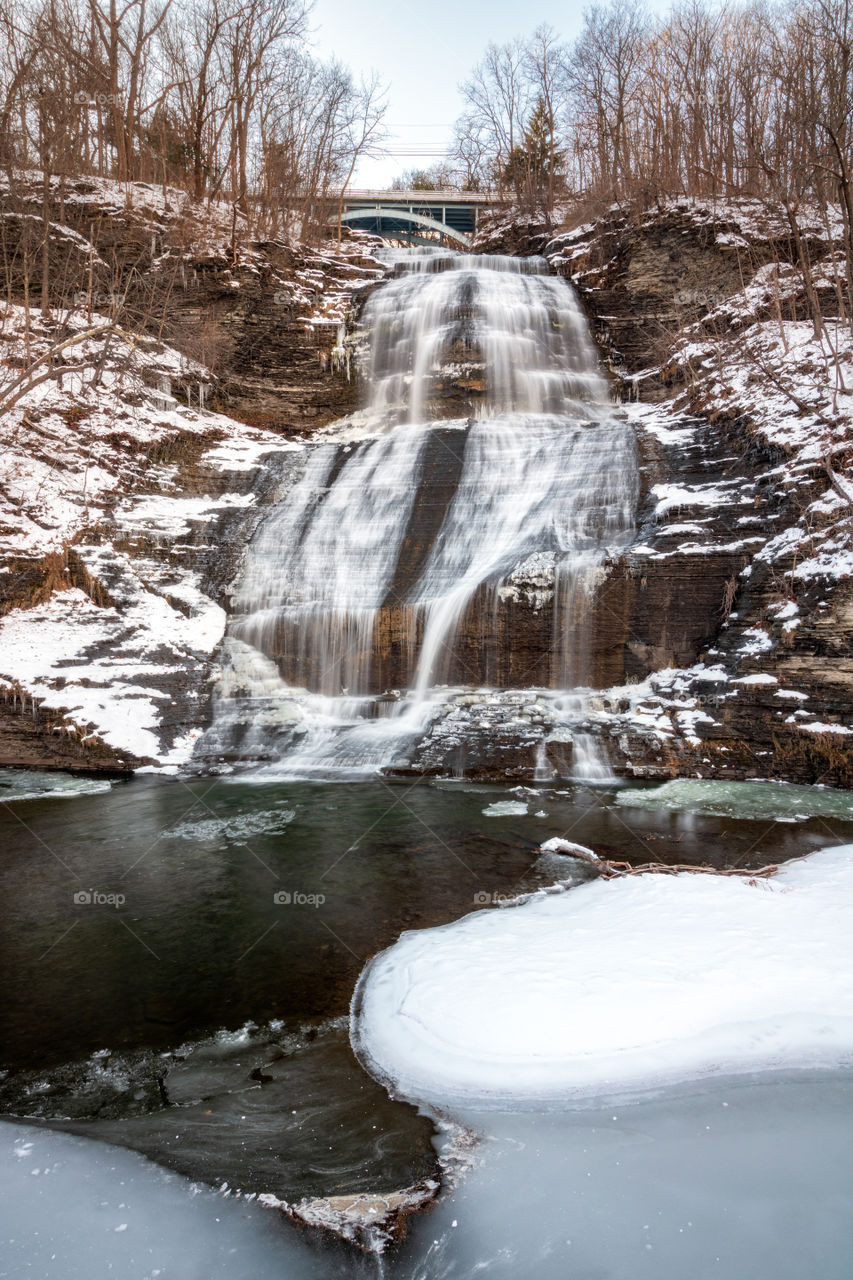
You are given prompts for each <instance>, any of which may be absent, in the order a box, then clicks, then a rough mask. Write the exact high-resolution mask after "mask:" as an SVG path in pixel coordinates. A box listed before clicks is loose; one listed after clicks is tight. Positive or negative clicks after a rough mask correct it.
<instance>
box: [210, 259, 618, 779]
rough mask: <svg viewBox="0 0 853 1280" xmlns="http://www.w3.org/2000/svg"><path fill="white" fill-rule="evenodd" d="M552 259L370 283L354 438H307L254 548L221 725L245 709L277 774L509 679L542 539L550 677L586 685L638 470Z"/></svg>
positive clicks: (390, 748)
mask: <svg viewBox="0 0 853 1280" xmlns="http://www.w3.org/2000/svg"><path fill="white" fill-rule="evenodd" d="M545 270H546V269H545V266H544V263H542V262H540V261H538V260H535V259H521V260H519V259H509V258H488V257H466V256H459V255H447V254H435V253H430V254H412V255H411V256H410V257H409V258H408V259H407V260H406V261H405V262H404V263H400V261H399V259H398V265H397V271H398V274H397V275H396V276H395V277H393V278H392V279H390V280H389V281H388V282H387V283H386V284H385V285H384V286H383V287H382V288H381V289H379V290H378V291H377V292H376V293H374V294H373V296H372V297H371V298H370V300H369V301H368V303H367V306H366V308H365V313H364V325H365V328H366V330H367V332H368V334H369V338H370V357H369V364H368V387H369V403H368V407H367V409H366V411H363V412H362V413H361V414H360V415H358V427H359V428H360V435H359V434H357V433H356V429H355V421H353V422H350V423H347V424H344V429H342V428H341V427H337V428H332V429H330V430H329V432H328V433H327V434H326V437H325V440H323V442H322V443H318V444H316V445H315V446H313V448H312V449H311V452H310V454H309V457H308V461H307V464H306V466H305V470H304V473H303V475H302V478H301V480H300V481H299V483H298V484H297V485H296V486H295V488H294V489H292V490H291V492H290V493H289V494H288V495H287V496H286V497H285V498H284V499H283V500H282V502H281V503H280V504H279V505H278V507H276V508H275V509H274V510H273V512H272V513H271V515H270V516H269V517H268V518H267V520H266V521H265V523H264V524H263V526H262V527H261V529H260V530H259V533H258V535H257V536H256V538H255V540H254V542H253V544H252V546H251V548H250V551H249V555H248V559H247V564H246V568H245V572H244V576H243V579H242V582H241V584H240V586H239V589H238V592H237V594H236V597H235V617H234V619H233V621H232V624H231V628H230V636H231V651H232V653H233V652H239V655H240V657H239V665H240V667H241V676H240V677H237V676H236V675H235V673H234V671H233V670H232V671H231V672H230V673H229V674H228V675H227V676H226V679H225V681H224V684H223V690H222V691H221V693H224V696H220V699H219V706H218V716H217V725H216V726H215V732H217V733H218V736H219V738H220V740H221V741H227V740H228V739H229V730H228V728H227V726H228V725H229V724H233V722H235V721H236V720H239V719H241V718H242V721H243V724H244V729H243V731H242V733H241V734H240V735H237V737H239V738H240V740H241V741H240V745H241V746H242V748H243V749H245V748H246V747H247V745H248V746H249V747H250V748H251V749H252V750H253V751H255V752H256V754H258V755H260V756H262V757H265V758H267V759H276V758H277V756H281V755H282V754H284V756H285V757H286V758H285V762H284V764H285V769H286V771H287V772H294V773H300V774H301V773H306V772H307V773H310V772H315V771H318V770H319V771H325V770H331V771H336V770H341V769H344V770H349V771H359V770H373V769H376V768H378V767H380V766H382V765H384V764H388V763H389V762H391V761H393V760H394V759H395V758H396V757H397V756H398V755H399V753H400V750H401V748H402V747H403V746H404V745H405V744H406V743H407V742H408V741H411V740H412V739H413V738H414V737H416V736H417V735H419V734H420V733H422V732H423V731H424V729H425V728H426V725H427V724H428V722H429V719H430V716H431V714H432V706H433V699H435V698H436V697H440V696H442V695H440V694H437V693H436V687H437V686H440V685H445V684H452V683H455V684H457V685H458V684H460V683H462V684H467V685H482V684H483V683H495V682H498V683H500V679H499V678H498V677H496V675H495V672H497V671H498V669H499V666H500V661H501V654H500V646H501V644H502V643H503V644H504V646H505V644H506V642H505V641H502V640H501V638H500V634H499V633H500V627H501V623H500V611H501V609H502V607H504V608H505V606H506V601H507V600H509V601H510V602H511V601H512V599H513V592H514V590H515V586H514V580H513V577H512V575H513V574H514V573H515V574H518V573H519V572H523V566H524V563H525V562H526V561H529V560H530V558H531V557H537V556H538V557H541V556H542V555H543V554H544V555H545V556H547V557H550V563H552V564H553V566H554V570H553V572H554V590H553V596H554V602H553V619H554V620H553V635H552V638H551V642H550V645H544V646H543V648H548V647H549V648H550V650H551V655H550V659H549V658H548V655H547V654H545V655H540V656H541V657H543V659H544V661H545V664H546V666H548V665H549V663H550V684H551V685H552V687H554V688H557V689H565V688H575V687H577V686H579V685H584V684H587V683H589V682H590V678H591V675H592V672H593V660H592V654H591V649H592V643H593V639H594V635H593V631H592V629H591V619H592V615H593V605H594V600H595V591H596V586H597V583H598V581H599V580H600V578H601V576H602V567H603V564H604V561H605V559H606V556H607V554H608V552H609V551H611V550H613V549H615V548H618V547H620V546H623V545H624V544H625V543H626V541H627V540H628V538H629V537H630V534H631V532H632V530H633V519H634V509H635V506H636V500H637V468H636V460H635V455H634V444H633V435H632V433H631V431H630V428H629V427H628V426H627V425H626V424H625V423H623V422H619V421H616V420H614V419H613V418H612V417H611V416H610V412H609V409H608V398H607V387H606V383H605V381H604V379H603V378H602V376H601V374H600V372H599V370H598V365H597V360H596V354H595V349H594V346H593V344H592V341H591V338H590V336H589V332H588V329H587V325H586V321H585V319H584V317H583V314H582V312H581V310H580V308H579V306H578V304H577V301H576V299H575V296H574V294H573V292H572V290H571V288H570V287H569V286H568V285H567V284H566V283H565V281H563V280H560V279H558V278H555V277H552V276H549V275H547V274H545ZM448 408H449V410H450V411H451V412H453V413H456V414H457V415H458V414H459V413H460V411H461V412H465V411H466V410H467V411H468V414H469V416H467V417H458V416H457V417H455V418H454V417H451V418H448V417H447V416H441V415H442V410H444V413H445V415H446V413H447V410H448ZM354 435H355V440H354V442H353V436H354ZM321 439H322V437H321ZM348 441H349V443H348ZM472 633H473V636H474V640H473V641H472V638H471V637H472ZM463 638H464V639H465V642H466V644H467V647H465V645H463V643H462V641H463ZM472 646H473V650H474V652H475V655H476V656H475V661H474V662H473V663H472V661H471V658H470V654H471V651H472ZM252 653H255V654H257V663H256V664H255V670H254V672H253V669H252V661H251V657H250V655H251V654H252ZM466 655H467V656H466ZM271 660H272V663H273V664H274V666H273V679H272V680H271V678H270V661H271ZM276 667H277V668H278V670H280V672H281V680H280V683H279V684H278V685H276V680H275V677H274V672H275V668H276ZM540 674H541V667H540ZM516 683H517V684H518V685H519V686H520V687H523V686H524V683H525V681H524V673H521V674H520V675H519V678H518V680H517V681H514V682H513V684H514V685H515V684H516ZM527 683H528V684H530V683H533V681H532V680H530V679H529V678H528V680H527ZM540 683H541V681H540ZM394 686H396V687H395V688H393V687H394ZM384 690H387V692H386V694H385V696H384V697H382V696H381V695H383V691H384ZM235 693H236V694H238V695H239V696H238V697H237V699H236V701H235V696H234V695H235ZM377 695H380V696H379V697H377ZM401 695H402V696H401ZM277 703H282V704H284V703H287V705H288V708H289V709H288V710H287V711H286V712H284V713H283V715H284V721H283V723H285V724H286V725H287V726H288V729H287V732H288V734H291V736H292V732H293V724H294V719H295V718H296V720H298V724H297V729H296V733H297V736H298V739H299V740H298V741H295V742H293V743H290V742H289V744H288V746H287V748H286V749H285V750H284V752H282V750H281V749H280V747H277V746H276V745H275V744H274V742H272V741H271V738H270V734H269V733H268V732H267V727H268V725H269V722H270V721H271V720H273V721H275V719H276V705H277ZM238 704H239V708H238ZM294 704H295V705H296V707H297V710H296V711H294ZM235 708H238V709H237V710H235ZM253 708H254V712H255V713H256V714H255V713H253ZM247 718H250V719H252V720H253V723H252V724H251V726H250V727H249V728H248V729H247V728H246V727H245V725H246V720H247ZM257 720H261V721H263V724H264V727H263V728H262V729H261V730H260V732H259V731H258V726H257V723H255V721H257ZM281 723H282V722H279V727H280V724H281ZM273 738H276V735H275V734H274V735H273ZM230 740H231V742H232V744H233V743H234V742H235V741H236V737H235V735H234V733H231V734H230ZM280 740H282V741H283V739H280ZM592 754H593V753H592V748H589V749H588V750H587V751H586V755H587V758H588V759H589V758H591V756H592Z"/></svg>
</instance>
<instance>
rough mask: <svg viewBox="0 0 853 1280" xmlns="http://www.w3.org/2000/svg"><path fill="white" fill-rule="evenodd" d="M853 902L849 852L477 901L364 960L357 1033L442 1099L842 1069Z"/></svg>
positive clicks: (852, 1053)
mask: <svg viewBox="0 0 853 1280" xmlns="http://www.w3.org/2000/svg"><path fill="white" fill-rule="evenodd" d="M851 908H853V845H846V846H843V847H841V848H838V849H831V850H825V851H823V852H820V853H816V854H813V855H811V856H810V857H808V858H805V859H802V860H800V861H798V862H794V863H789V864H787V865H786V866H785V867H783V868H782V870H781V871H780V872H779V874H778V875H777V876H776V877H774V878H772V879H770V880H753V881H750V880H749V879H748V873H747V874H746V875H745V876H744V877H742V878H741V877H736V878H735V877H720V876H713V875H707V876H703V875H672V876H660V875H653V874H646V875H642V876H627V877H625V878H622V879H616V880H609V881H604V880H595V881H593V882H592V883H588V884H585V885H581V886H580V887H578V888H574V889H571V890H569V891H568V892H565V893H561V894H557V895H546V896H544V897H541V898H534V899H530V900H528V901H526V902H524V903H523V904H522V905H519V906H513V907H509V908H507V909H505V910H501V911H494V910H492V911H479V912H477V913H476V914H474V915H471V916H467V917H466V918H464V919H463V920H460V921H457V922H456V923H455V924H452V925H446V926H444V927H442V928H438V929H426V930H419V931H412V932H410V933H406V934H404V935H403V937H402V938H401V939H400V940H399V942H397V943H396V944H395V946H393V947H390V948H389V949H388V950H387V951H384V952H382V953H381V954H380V955H378V956H377V957H376V958H375V959H374V960H373V961H371V963H370V964H369V965H368V967H367V968H366V970H365V971H364V973H363V974H362V977H361V979H360V981H359V985H358V987H357V989H356V993H355V996H354V998H353V1006H352V1022H351V1034H352V1038H353V1043H354V1045H355V1047H356V1050H357V1052H358V1053H359V1054H360V1056H361V1058H362V1061H363V1062H364V1063H365V1065H367V1067H368V1068H369V1069H370V1070H371V1071H373V1072H374V1073H375V1074H376V1075H378V1076H379V1077H380V1078H381V1079H383V1080H385V1081H386V1082H390V1083H391V1084H392V1086H393V1088H394V1090H395V1092H396V1093H398V1094H403V1095H405V1096H406V1097H408V1098H409V1099H414V1100H418V1101H421V1102H426V1103H428V1104H430V1105H433V1106H438V1107H441V1108H442V1109H444V1108H452V1107H453V1106H459V1105H463V1104H465V1105H467V1104H470V1103H471V1102H472V1101H474V1100H476V1104H477V1105H478V1106H483V1105H486V1106H496V1107H498V1108H506V1107H507V1106H508V1105H509V1104H512V1105H517V1104H519V1103H522V1104H526V1105H529V1104H531V1103H534V1104H541V1101H542V1100H543V1099H549V1098H571V1099H575V1098H577V1097H582V1096H584V1095H589V1094H591V1095H595V1094H599V1095H601V1094H609V1093H619V1092H623V1093H624V1092H625V1091H630V1090H636V1089H637V1088H641V1087H646V1086H647V1085H648V1084H649V1083H650V1082H651V1083H656V1084H659V1083H661V1082H663V1081H666V1080H668V1079H670V1080H675V1079H688V1078H694V1077H700V1076H704V1075H707V1074H714V1073H716V1074H720V1073H722V1072H730V1073H731V1072H736V1071H751V1070H759V1069H764V1068H768V1069H769V1068H774V1069H778V1068H780V1067H785V1066H797V1067H804V1066H812V1065H838V1064H840V1063H846V1062H853V1016H851V1012H850V1011H851V1010H853V941H851V932H850V912H851Z"/></svg>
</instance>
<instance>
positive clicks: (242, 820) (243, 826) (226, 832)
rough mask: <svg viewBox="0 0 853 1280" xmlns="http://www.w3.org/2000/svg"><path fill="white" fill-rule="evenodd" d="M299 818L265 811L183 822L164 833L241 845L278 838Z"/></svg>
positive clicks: (284, 811) (279, 811) (290, 812)
mask: <svg viewBox="0 0 853 1280" xmlns="http://www.w3.org/2000/svg"><path fill="white" fill-rule="evenodd" d="M295 817H296V810H295V809H285V808H277V809H265V810H263V811H262V812H261V813H240V814H236V815H235V816H233V817H230V818H215V817H214V818H201V819H199V820H198V821H193V820H192V819H189V820H188V821H186V822H181V823H179V824H178V826H176V827H172V829H171V831H167V832H166V833H165V835H166V836H170V837H171V838H172V839H180V840H205V841H206V840H232V841H235V842H236V843H239V842H240V841H241V840H248V839H250V838H251V837H252V836H270V835H279V834H280V833H281V832H282V831H284V830H285V828H286V827H287V825H288V823H290V822H292V821H293V819H294V818H295Z"/></svg>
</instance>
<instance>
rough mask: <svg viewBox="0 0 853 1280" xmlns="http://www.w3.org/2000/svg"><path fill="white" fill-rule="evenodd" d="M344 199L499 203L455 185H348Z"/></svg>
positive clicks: (382, 201)
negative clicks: (432, 187)
mask: <svg viewBox="0 0 853 1280" xmlns="http://www.w3.org/2000/svg"><path fill="white" fill-rule="evenodd" d="M344 200H345V201H346V200H376V201H377V203H381V204H389V203H390V204H393V203H395V202H396V203H399V204H412V203H414V204H498V203H499V202H498V200H497V199H496V198H495V196H492V195H489V194H487V193H486V192H485V191H458V190H457V189H456V188H455V187H437V188H436V189H435V190H434V191H421V190H419V189H416V190H411V191H388V190H387V189H382V188H379V187H362V188H358V187H348V188H347V190H346V194H345V196H344Z"/></svg>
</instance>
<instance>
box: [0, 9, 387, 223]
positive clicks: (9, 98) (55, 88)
mask: <svg viewBox="0 0 853 1280" xmlns="http://www.w3.org/2000/svg"><path fill="white" fill-rule="evenodd" d="M308 11H309V4H308V3H307V0H197V2H193V0H0V166H2V168H3V169H5V170H6V172H7V174H8V175H9V176H10V179H11V176H12V174H13V173H14V172H16V171H20V170H23V169H27V168H35V169H39V170H42V171H43V172H44V174H45V181H46V182H48V181H49V179H50V177H51V176H53V177H60V178H62V177H74V176H79V175H96V176H100V177H106V178H115V179H117V180H118V181H120V182H125V183H126V182H133V181H143V182H152V183H158V184H159V183H162V184H163V186H164V187H178V188H180V189H183V190H184V191H186V192H187V193H188V194H189V195H190V196H191V197H192V198H193V199H195V200H202V199H205V198H217V199H223V200H228V201H230V202H232V203H233V204H234V205H235V208H238V209H239V210H240V211H241V213H242V214H243V215H244V216H246V217H249V218H250V219H254V220H255V221H256V223H257V225H258V226H259V227H260V226H263V228H264V229H265V230H266V231H267V232H268V233H271V234H279V233H287V232H294V233H298V234H303V235H310V234H311V233H312V232H313V231H316V230H317V227H316V226H315V221H316V218H317V217H318V216H320V215H319V214H318V213H317V211H318V210H320V209H323V210H325V209H327V207H328V202H329V201H330V200H331V201H333V202H334V198H335V197H336V196H337V194H338V193H339V191H340V189H341V187H342V186H343V185H344V184H345V183H346V182H347V181H348V179H349V178H350V177H351V176H352V172H353V170H354V167H355V163H356V161H357V160H358V157H359V156H360V155H363V154H365V153H366V152H369V151H370V150H371V149H372V148H373V147H375V146H376V145H377V143H378V142H379V141H380V138H381V133H382V118H383V114H384V102H383V95H382V91H381V86H379V84H378V83H377V81H376V80H375V79H369V80H362V81H357V80H356V79H355V78H354V77H353V75H352V73H351V72H350V71H349V70H348V69H347V68H346V67H344V66H343V65H341V64H340V63H338V62H336V61H325V62H324V61H320V60H318V59H317V58H315V57H314V56H313V55H312V54H311V52H310V50H309V48H308V45H307V43H306V31H307V20H308ZM323 216H325V214H324V215H323Z"/></svg>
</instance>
